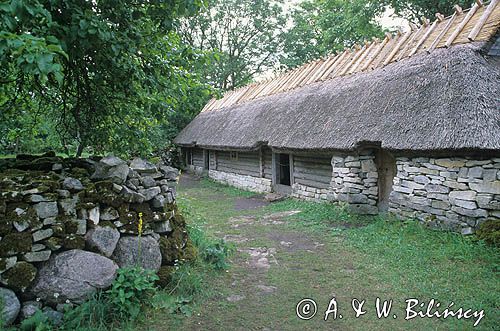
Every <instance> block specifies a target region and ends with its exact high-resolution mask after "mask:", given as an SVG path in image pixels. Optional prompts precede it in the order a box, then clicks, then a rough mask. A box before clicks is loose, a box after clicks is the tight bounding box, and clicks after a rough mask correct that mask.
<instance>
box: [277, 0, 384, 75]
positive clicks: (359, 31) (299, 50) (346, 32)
mask: <svg viewBox="0 0 500 331" xmlns="http://www.w3.org/2000/svg"><path fill="white" fill-rule="evenodd" d="M383 10H384V6H383V4H381V3H380V2H377V1H366V0H354V1H348V0H306V1H303V2H301V3H300V4H299V6H298V7H296V8H295V9H294V10H293V12H292V21H293V24H292V27H291V29H290V30H289V31H288V32H287V33H286V34H285V36H284V39H285V40H284V54H283V56H282V58H281V61H280V62H281V64H282V65H283V66H285V67H296V66H299V65H301V64H303V63H305V62H307V61H311V60H314V59H318V58H319V57H321V56H324V55H326V54H328V53H334V52H336V51H340V50H342V49H344V48H345V47H352V46H353V45H354V44H356V43H360V42H362V41H364V40H368V39H370V38H372V37H381V36H382V35H383V31H382V28H381V27H380V25H379V24H378V23H377V22H375V18H376V17H377V16H378V15H380V14H381V13H382V12H383Z"/></svg>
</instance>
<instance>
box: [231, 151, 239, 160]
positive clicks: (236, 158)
mask: <svg viewBox="0 0 500 331" xmlns="http://www.w3.org/2000/svg"><path fill="white" fill-rule="evenodd" d="M229 159H230V160H231V161H238V152H230V153H229Z"/></svg>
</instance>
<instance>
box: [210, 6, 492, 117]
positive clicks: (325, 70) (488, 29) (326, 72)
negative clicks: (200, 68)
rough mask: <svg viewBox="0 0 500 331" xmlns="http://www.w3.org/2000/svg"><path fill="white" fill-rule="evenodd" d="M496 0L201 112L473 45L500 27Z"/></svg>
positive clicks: (237, 93) (246, 90) (247, 89)
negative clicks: (419, 55)
mask: <svg viewBox="0 0 500 331" xmlns="http://www.w3.org/2000/svg"><path fill="white" fill-rule="evenodd" d="M499 2H500V0H492V1H491V2H490V3H489V4H487V5H486V4H483V3H482V2H481V1H479V0H477V1H476V3H475V4H474V6H473V7H472V8H470V9H468V10H465V11H464V10H462V9H461V8H460V7H458V6H455V13H454V14H453V15H451V16H449V17H447V18H444V17H443V15H441V14H436V20H435V21H434V22H432V23H431V22H429V20H427V19H423V21H422V25H421V26H420V27H414V26H412V29H411V30H410V31H408V32H406V33H400V32H398V33H397V34H395V35H391V34H387V35H386V37H385V39H383V40H378V39H375V40H373V41H370V42H366V43H365V44H364V45H361V46H356V47H354V48H353V49H346V50H344V51H343V52H342V53H339V54H335V55H332V56H329V57H327V58H325V59H318V60H316V61H313V62H310V63H306V64H304V65H303V66H301V67H298V68H296V69H294V70H291V71H288V72H285V73H282V74H279V75H278V76H276V77H273V78H272V79H269V80H267V81H264V82H261V83H254V84H250V85H247V86H244V87H242V88H239V89H236V90H234V91H229V92H227V93H226V94H225V95H224V97H223V98H222V99H219V100H216V99H212V100H210V102H208V103H207V104H206V105H205V107H204V108H203V110H202V111H203V112H206V111H215V110H219V109H223V108H227V107H232V106H235V105H238V104H243V103H245V102H252V101H254V100H257V99H259V98H262V97H266V96H269V95H273V94H277V93H281V92H286V91H290V90H292V89H296V88H300V87H302V86H305V85H308V84H312V83H315V82H318V81H325V80H329V79H332V78H335V77H340V76H346V75H350V74H353V73H358V72H367V71H371V70H374V69H379V68H382V67H384V66H386V65H388V64H390V63H393V62H396V61H400V60H403V59H406V58H408V57H411V56H414V55H415V54H419V53H425V52H426V53H430V52H433V51H434V50H435V49H439V48H445V47H450V46H453V45H460V44H464V43H469V42H473V41H476V42H478V41H488V40H490V39H491V37H492V36H493V35H495V33H496V31H497V30H498V27H499V25H500V5H498V3H499Z"/></svg>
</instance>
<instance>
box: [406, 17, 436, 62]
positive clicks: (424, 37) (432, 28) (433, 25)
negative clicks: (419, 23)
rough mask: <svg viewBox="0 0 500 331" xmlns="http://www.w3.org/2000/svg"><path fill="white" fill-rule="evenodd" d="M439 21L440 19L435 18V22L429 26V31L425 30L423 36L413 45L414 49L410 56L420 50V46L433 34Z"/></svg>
mask: <svg viewBox="0 0 500 331" xmlns="http://www.w3.org/2000/svg"><path fill="white" fill-rule="evenodd" d="M438 22H439V19H437V20H435V21H434V23H432V25H431V26H430V27H429V29H427V31H426V32H425V34H424V35H423V37H422V38H420V40H419V41H418V42H417V44H416V45H415V47H413V49H412V50H411V52H410V54H408V56H412V55H413V54H415V53H416V52H417V51H418V49H419V48H420V46H422V44H423V43H424V42H425V41H426V40H427V38H428V37H429V36H430V35H431V33H432V32H433V31H434V30H435V29H436V27H437V25H438Z"/></svg>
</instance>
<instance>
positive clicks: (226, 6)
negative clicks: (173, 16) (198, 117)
mask: <svg viewBox="0 0 500 331" xmlns="http://www.w3.org/2000/svg"><path fill="white" fill-rule="evenodd" d="M282 7H283V1H281V0H212V1H210V4H209V5H208V6H207V7H205V8H204V9H203V10H202V11H201V12H200V13H199V15H197V16H196V17H194V18H189V19H184V20H183V21H182V24H181V28H180V31H181V33H182V36H183V39H184V40H185V41H186V42H187V43H189V44H190V45H192V46H193V47H196V48H198V49H200V50H202V51H209V53H210V54H213V60H214V63H213V65H211V66H207V67H204V68H203V72H204V76H206V77H207V79H208V81H209V82H210V83H211V84H212V85H213V86H216V87H218V88H221V89H224V90H226V89H233V88H235V87H238V86H242V85H246V84H247V83H249V82H251V81H252V80H253V78H254V77H255V76H256V75H259V74H261V73H263V72H265V71H267V70H270V69H272V68H274V67H275V65H276V64H277V60H278V54H279V53H280V51H281V44H282V34H283V32H284V30H285V25H286V15H285V14H284V13H283V8H282Z"/></svg>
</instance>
